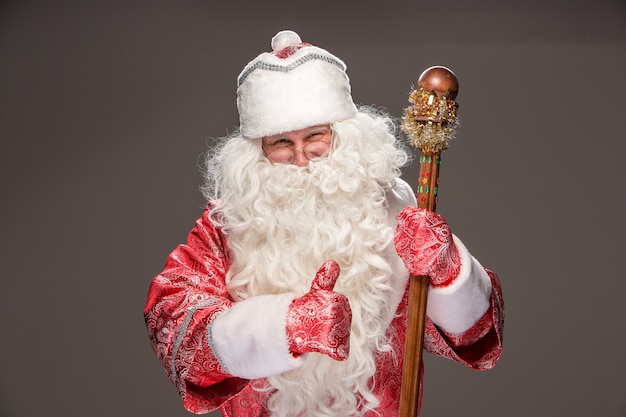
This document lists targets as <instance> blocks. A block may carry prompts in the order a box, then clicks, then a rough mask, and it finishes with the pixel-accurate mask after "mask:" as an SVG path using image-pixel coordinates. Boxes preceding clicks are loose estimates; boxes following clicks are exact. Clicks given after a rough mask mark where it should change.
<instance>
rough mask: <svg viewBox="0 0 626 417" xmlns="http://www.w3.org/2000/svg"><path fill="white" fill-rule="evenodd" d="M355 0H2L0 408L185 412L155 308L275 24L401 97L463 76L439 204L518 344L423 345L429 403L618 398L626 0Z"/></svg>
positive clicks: (504, 410)
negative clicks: (211, 154)
mask: <svg viewBox="0 0 626 417" xmlns="http://www.w3.org/2000/svg"><path fill="white" fill-rule="evenodd" d="M217 4H219V5H217ZM355 4H358V6H357V7H354V6H353V5H351V4H350V3H349V2H343V3H342V2H339V1H315V2H306V3H303V4H298V2H296V1H291V2H286V1H284V2H273V3H272V2H252V1H251V2H244V1H238V2H236V1H234V2H229V5H223V4H220V3H218V2H209V1H169V2H165V1H101V2H94V1H76V2H68V1H54V2H52V1H50V2H46V1H40V2H32V1H17V2H16V1H14V2H6V1H5V2H3V3H2V4H1V6H0V137H1V138H2V149H1V151H0V170H1V176H0V178H1V187H2V188H1V193H2V194H1V195H2V204H1V206H0V207H1V208H0V210H1V215H0V222H1V225H2V229H1V233H0V239H1V242H2V246H1V252H0V253H1V256H2V259H1V261H2V275H3V276H2V279H1V280H0V294H1V297H2V300H1V302H0V313H1V315H0V335H1V336H0V337H1V338H2V339H1V340H2V341H1V343H0V358H1V360H0V367H1V368H0V369H1V372H0V415H2V416H10V417H18V416H65V417H71V416H94V417H96V416H153V417H157V416H185V415H189V414H188V413H187V412H186V411H184V410H183V408H182V406H181V404H180V402H179V400H178V397H177V395H176V392H175V389H174V388H173V387H172V386H171V385H170V383H169V381H168V380H167V379H166V377H165V374H164V371H163V370H162V369H161V367H160V365H159V364H158V362H157V360H156V358H155V357H154V355H153V353H152V351H151V349H150V347H149V343H148V339H147V336H146V332H145V329H144V327H143V319H142V309H143V305H144V302H145V297H146V293H147V289H148V285H149V281H150V279H151V278H152V276H153V275H155V274H156V273H158V272H159V271H160V268H161V267H162V265H163V262H164V260H165V257H166V256H167V254H168V253H169V252H170V251H171V250H172V249H173V248H174V247H175V246H176V245H177V244H178V243H179V242H182V241H183V240H184V239H185V237H186V234H187V232H188V230H189V229H190V228H191V227H192V226H193V222H194V220H195V219H196V217H198V216H199V215H200V212H201V209H202V206H203V200H202V197H201V196H200V193H199V192H198V186H199V185H200V182H201V176H200V174H199V168H198V163H199V156H200V155H201V153H202V152H204V151H205V149H206V147H207V144H209V143H210V138H213V137H220V136H223V135H224V134H226V133H227V132H230V131H232V130H233V129H234V128H235V126H236V125H237V123H238V120H237V113H236V106H235V78H236V76H237V74H238V73H239V71H240V70H241V69H242V68H243V66H244V65H245V64H246V63H247V62H248V61H249V60H250V59H252V58H253V57H254V56H256V55H257V54H258V53H260V52H262V51H265V50H267V49H269V41H270V38H271V37H272V36H273V35H274V33H276V32H277V31H278V30H280V29H284V28H291V29H294V30H296V31H298V32H299V33H300V35H301V36H302V37H303V39H304V40H306V41H309V42H311V43H314V44H316V45H319V46H321V47H324V48H326V49H329V50H330V51H332V52H333V53H335V54H336V55H338V56H339V57H341V58H342V59H343V60H344V61H345V62H346V63H347V64H348V71H349V75H350V77H351V80H352V87H353V93H354V98H355V101H357V102H358V103H363V104H375V105H377V106H379V107H382V108H385V109H387V110H388V111H389V112H390V113H391V114H392V115H394V116H400V115H401V113H402V109H403V108H404V107H405V106H406V105H407V102H406V98H407V96H408V92H409V90H410V88H411V86H412V85H413V84H415V82H416V80H417V77H418V75H419V74H420V73H421V72H422V70H423V69H425V68H426V67H428V66H431V65H446V66H449V67H450V68H452V69H453V70H454V71H455V73H456V75H457V76H458V78H459V81H460V92H459V96H458V102H459V103H460V105H461V108H460V116H461V127H460V129H459V132H458V139H457V140H456V141H455V142H454V143H453V144H452V147H451V148H450V150H449V151H448V152H446V154H445V155H444V162H443V166H442V174H441V175H442V176H441V181H442V184H441V195H440V202H439V206H438V210H439V211H440V212H441V213H443V214H444V216H446V218H447V219H448V221H449V223H450V224H451V226H452V228H453V231H455V232H456V233H457V234H458V235H460V236H461V237H462V238H463V240H464V241H465V243H466V244H467V245H468V246H469V248H470V249H471V251H472V252H473V253H474V254H475V255H476V256H477V257H478V258H479V259H480V260H481V261H482V263H483V264H485V265H486V266H488V267H490V268H491V269H493V270H495V271H497V272H498V273H499V275H500V277H501V280H502V285H503V289H504V295H505V302H506V307H507V316H506V327H505V350H504V355H503V357H502V359H501V361H500V363H499V365H498V366H497V367H496V368H495V369H494V370H492V371H490V372H476V371H471V370H469V369H466V368H463V367H461V366H460V365H458V364H455V363H453V362H450V361H446V360H443V359H440V358H435V357H432V356H430V355H427V356H426V358H425V359H426V362H427V363H426V380H425V384H426V387H425V393H424V395H425V397H424V405H423V412H422V415H423V416H434V415H437V416H440V417H443V416H459V415H464V416H483V417H486V416H494V417H495V416H498V417H501V416H509V417H515V416H554V415H567V416H569V417H582V416H585V417H587V416H614V417H618V416H625V415H626V399H625V397H624V383H623V377H624V374H625V373H626V361H625V360H624V357H623V351H624V341H625V340H624V339H625V338H624V321H623V319H624V317H625V315H626V302H625V297H624V292H625V291H626V284H625V283H624V281H625V280H624V267H625V265H624V258H625V256H624V255H625V254H624V244H623V240H622V239H623V238H622V236H623V234H624V232H625V231H626V230H625V226H624V214H625V211H626V210H625V197H624V177H625V174H626V168H625V167H624V166H625V165H624V163H623V158H624V151H625V146H624V135H623V133H622V132H623V127H622V124H623V122H624V117H625V116H624V109H625V106H624V104H623V103H624V96H625V95H626V94H625V93H626V88H625V87H624V82H623V79H624V75H625V74H626V6H625V5H624V2H621V1H619V2H618V1H603V0H598V1H593V2H591V1H587V2H575V1H514V2H504V1H474V2H469V1H468V2H464V1H461V0H448V1H446V2H438V3H437V2H432V1H430V2H425V1H412V2H399V1H398V2H394V1H389V2H380V3H378V4H375V5H371V6H369V5H367V4H365V3H362V2H358V3H356V2H355ZM415 172H416V169H415V167H412V168H411V169H410V170H409V171H407V173H406V175H405V178H406V179H407V180H409V181H410V182H411V183H412V184H415V176H416V175H415Z"/></svg>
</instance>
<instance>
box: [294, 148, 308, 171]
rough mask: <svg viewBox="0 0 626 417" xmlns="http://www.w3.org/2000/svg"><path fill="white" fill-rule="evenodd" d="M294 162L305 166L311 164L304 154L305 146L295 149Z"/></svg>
mask: <svg viewBox="0 0 626 417" xmlns="http://www.w3.org/2000/svg"><path fill="white" fill-rule="evenodd" d="M293 164H294V165H295V166H299V167H305V166H307V165H309V160H308V159H307V157H306V156H304V147H301V148H295V149H294V150H293Z"/></svg>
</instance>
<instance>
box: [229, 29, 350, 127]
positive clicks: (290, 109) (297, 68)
mask: <svg viewBox="0 0 626 417" xmlns="http://www.w3.org/2000/svg"><path fill="white" fill-rule="evenodd" d="M272 50H273V52H264V53H262V54H261V55H259V56H257V57H256V58H255V59H254V60H252V61H251V62H250V63H249V64H248V65H246V67H245V68H244V69H243V71H241V74H239V77H238V78H237V108H238V109H239V123H240V127H241V135H242V136H243V137H245V138H251V139H253V138H260V137H263V136H271V135H275V134H278V133H283V132H290V131H293V130H299V129H304V128H306V127H309V126H316V125H320V124H330V123H333V122H338V121H341V120H345V119H348V118H351V117H353V116H355V115H356V112H357V109H356V106H355V105H354V103H353V101H352V96H351V95H350V80H349V79H348V76H347V75H346V65H345V64H344V63H343V61H341V60H340V59H339V58H337V57H336V56H334V55H332V54H330V53H329V52H328V51H326V50H324V49H321V48H318V47H316V46H313V45H310V44H308V43H304V42H302V40H301V39H300V36H298V34H297V33H295V32H292V31H290V30H284V31H281V32H278V33H277V34H276V36H274V38H272Z"/></svg>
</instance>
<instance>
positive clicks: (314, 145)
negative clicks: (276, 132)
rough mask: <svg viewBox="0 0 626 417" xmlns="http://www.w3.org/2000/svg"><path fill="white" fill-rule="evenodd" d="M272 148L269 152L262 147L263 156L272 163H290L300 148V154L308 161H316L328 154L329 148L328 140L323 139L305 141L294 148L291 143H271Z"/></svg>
mask: <svg viewBox="0 0 626 417" xmlns="http://www.w3.org/2000/svg"><path fill="white" fill-rule="evenodd" d="M272 148H274V149H272V150H271V151H270V152H269V153H267V152H266V151H265V148H263V152H264V153H265V157H266V158H267V159H269V160H270V162H272V163H274V164H291V163H293V161H294V159H295V158H296V151H299V150H302V154H303V155H304V157H305V158H306V159H308V160H309V161H316V160H318V159H321V158H323V157H325V156H326V155H328V150H329V149H330V142H326V141H323V140H316V141H313V142H309V143H307V144H306V145H305V146H302V147H299V148H296V147H294V145H293V143H289V142H285V143H282V142H279V143H276V144H274V145H272Z"/></svg>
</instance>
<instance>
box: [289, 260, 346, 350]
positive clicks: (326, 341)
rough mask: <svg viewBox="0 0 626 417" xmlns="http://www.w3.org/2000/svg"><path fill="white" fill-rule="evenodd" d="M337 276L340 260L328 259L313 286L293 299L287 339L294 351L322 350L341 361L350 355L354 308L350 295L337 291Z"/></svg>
mask: <svg viewBox="0 0 626 417" xmlns="http://www.w3.org/2000/svg"><path fill="white" fill-rule="evenodd" d="M337 277H339V265H338V264H337V262H335V261H326V262H324V264H323V265H322V267H321V268H320V269H319V270H318V271H317V274H316V275H315V279H314V280H313V283H312V284H311V290H310V291H309V292H308V293H306V294H305V295H303V296H302V297H299V298H296V299H295V300H293V302H292V303H291V306H290V307H289V310H288V311H287V339H288V342H289V348H290V349H291V352H292V353H293V354H294V355H300V354H302V353H307V352H319V353H323V354H325V355H328V356H330V357H331V358H333V359H335V360H338V361H341V360H346V359H348V353H349V350H350V323H351V321H352V310H351V309H350V303H349V302H348V298H347V297H346V296H345V295H343V294H339V293H336V292H334V291H333V288H334V287H335V282H336V281H337Z"/></svg>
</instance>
